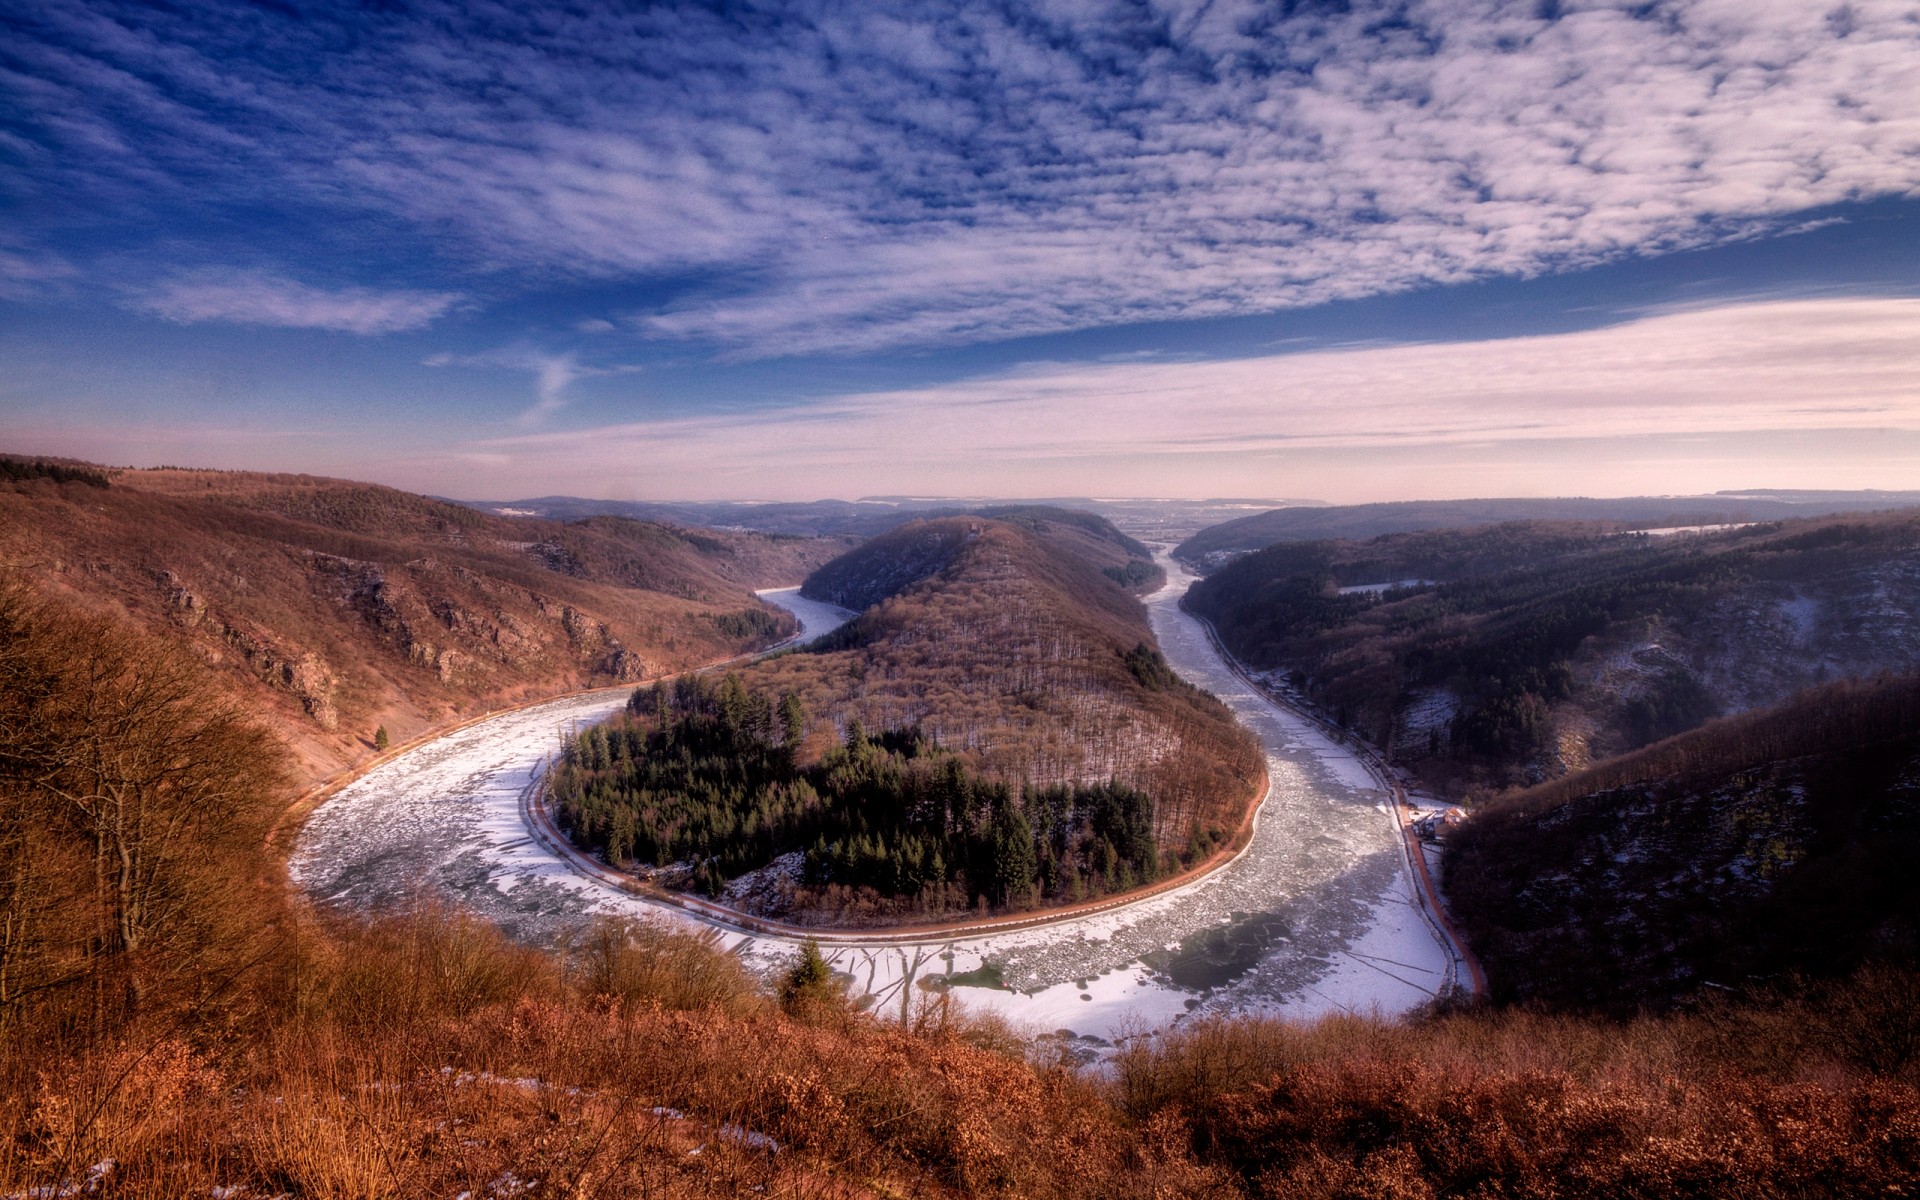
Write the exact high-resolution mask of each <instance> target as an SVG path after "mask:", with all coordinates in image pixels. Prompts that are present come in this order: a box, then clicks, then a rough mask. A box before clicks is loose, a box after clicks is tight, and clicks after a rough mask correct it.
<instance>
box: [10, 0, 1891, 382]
mask: <svg viewBox="0 0 1920 1200" xmlns="http://www.w3.org/2000/svg"><path fill="white" fill-rule="evenodd" d="M1548 14H1550V15H1548ZM1912 16H1913V14H1912V8H1911V4H1910V3H1908V2H1907V0H1853V2H1851V3H1848V4H1846V5H1843V6H1841V7H1839V8H1835V9H1831V10H1829V8H1828V7H1827V6H1825V5H1809V4H1805V3H1803V2H1801V0H1668V2H1660V0H1655V2H1653V3H1643V2H1641V0H1618V2H1611V0H1585V2H1572V0H1570V2H1568V3H1562V4H1557V5H1551V6H1536V5H1524V6H1523V5H1516V4H1512V3H1508V2H1506V0H1393V2H1391V3H1389V2H1388V0H1355V2H1354V3H1352V4H1342V5H1318V4H1292V3H1286V4H1276V3H1270V2H1269V0H1135V2H1131V3H1118V2H1116V3H1108V4H1092V5H983V4H963V3H959V2H958V0H952V2H933V0H909V2H906V3H903V4H900V5H894V6H887V7H886V9H885V10H884V11H882V10H880V9H875V8H873V7H872V6H845V5H831V4H827V3H825V2H824V0H801V2H797V3H793V4H785V5H778V6H768V7H764V8H757V9H749V10H728V11H726V12H708V11H704V10H700V9H697V8H695V7H694V6H660V7H656V8H652V9H648V10H644V11H632V12H611V11H605V10H598V9H591V8H589V9H587V10H577V11H573V12H567V13H560V12H547V11H540V12H533V11H528V12H525V13H521V12H515V11H509V10H504V9H494V10H490V13H489V16H488V17H487V19H486V20H485V21H484V22H481V21H477V20H473V19H469V18H467V17H466V16H464V15H463V14H462V12H461V10H460V8H459V7H458V6H453V5H451V4H439V5H436V4H434V3H432V2H431V0H428V2H427V3H423V4H422V5H420V6H418V7H417V9H415V10H414V11H413V12H412V13H411V14H410V15H393V14H388V15H383V16H379V17H373V16H347V15H332V16H329V15H326V14H322V13H314V14H310V15H309V16H308V18H307V19H305V20H301V21H294V20H290V19H283V18H282V17H279V16H277V15H275V14H274V13H273V12H271V11H268V10H266V9H261V8H247V7H239V6H225V5H208V6H194V7H193V8H192V9H191V10H182V11H181V12H180V13H168V12H165V11H164V10H155V9H150V8H136V7H131V6H129V7H126V8H121V7H119V6H117V5H115V4H113V3H111V2H109V0H103V2H102V3H100V4H97V5H88V6H84V7H83V8H79V9H74V10H71V11H69V10H67V9H63V8H49V9H48V10H47V11H46V12H44V13H41V14H39V15H38V16H37V17H36V18H35V19H34V20H33V21H31V22H28V23H26V24H25V25H24V26H23V29H22V31H21V36H19V37H18V38H16V39H12V40H11V48H10V49H6V50H0V56H4V62H5V64H7V65H10V66H11V67H12V69H11V70H10V71H8V70H0V89H4V91H0V94H3V95H4V96H5V97H6V99H5V101H4V102H5V103H6V104H7V106H8V108H9V109H10V111H13V112H15V113H18V114H20V116H21V121H20V124H19V128H20V129H21V130H23V131H24V133H23V134H21V135H20V136H21V137H22V138H24V139H25V140H23V141H22V142H21V145H22V146H23V147H25V148H24V149H19V150H17V151H16V152H15V153H14V154H13V157H12V159H10V161H12V162H14V163H15V164H16V166H17V172H16V185H15V186H16V188H17V189H20V190H24V191H26V192H27V193H29V194H34V195H38V196H41V197H43V198H45V197H54V196H59V197H83V198H85V199H87V200H88V201H89V202H92V203H95V204H97V205H99V206H100V207H101V209H102V210H103V211H106V212H110V213H113V214H117V215H118V219H119V220H120V221H122V222H123V223H126V224H128V225H130V226H131V225H132V224H134V223H136V222H137V219H138V218H139V217H140V216H142V215H144V214H146V213H148V212H150V211H152V210H153V209H154V208H155V207H156V206H157V207H159V208H162V209H165V208H166V206H168V205H178V206H183V211H193V212H200V211H203V210H204V209H205V208H206V207H207V206H208V205H210V204H213V205H226V206H243V207H245V208H247V209H248V210H249V211H252V210H264V211H267V212H270V213H273V214H276V215H279V216H282V217H284V218H285V219H286V220H289V221H292V220H295V219H297V218H300V219H303V218H305V217H307V216H309V215H310V214H312V213H315V212H319V213H325V214H327V215H328V219H327V220H324V221H307V222H306V223H305V224H304V225H303V226H302V228H303V229H310V230H312V231H313V236H314V237H318V238H332V237H336V236H337V238H338V239H339V245H340V252H341V253H343V254H358V253H363V252H365V250H366V247H368V246H387V245H391V244H394V243H391V242H390V241H389V239H394V238H400V237H402V234H403V232H404V231H411V233H410V235H408V236H411V237H414V238H417V239H419V242H418V244H417V250H418V252H417V253H409V254H408V255H407V257H408V258H410V259H417V260H419V261H421V262H427V261H440V260H444V259H445V258H447V257H449V256H452V257H455V258H457V259H459V260H460V261H462V262H464V263H465V264H466V267H467V268H468V269H469V270H480V271H485V272H490V273H492V275H491V277H492V278H493V279H494V280H496V281H509V282H510V281H513V280H517V281H519V283H520V285H521V286H525V287H529V288H533V287H542V286H547V285H549V284H550V283H551V282H552V281H554V280H565V279H571V280H580V281H598V280H627V281H630V280H643V281H657V280H666V279H670V280H673V281H674V283H675V288H676V292H677V298H676V299H675V300H674V301H673V302H671V303H670V304H666V305H664V306H656V307H653V308H648V309H644V310H641V311H635V312H632V313H630V314H627V318H626V319H627V321H628V323H629V325H630V327H632V328H637V329H639V330H641V331H643V332H645V333H647V334H649V335H651V336H655V337H660V338H668V339H675V340H682V341H691V342H695V343H707V344H712V345H717V346H720V347H725V348H729V349H730V350H732V351H733V352H734V353H737V354H741V355H746V356H761V355H777V354H791V353H812V352H866V351H875V350H884V349H887V348H891V347H897V346H905V345H924V344H940V343H955V342H977V341H985V340H993V339H1004V338H1012V337H1017V336H1023V335H1030V334H1036V333H1044V332H1050V331H1058V330H1067V329H1077V328H1087V327H1093V326H1100V325H1110V324H1115V323H1125V322H1133V321H1143V320H1162V319H1170V318H1192V317H1208V316H1227V315H1239V314H1248V313H1258V312H1268V311H1273V310H1276V309H1280V308H1285V307H1290V306H1301V305H1313V304H1319V303H1324V302H1326V301H1329V300H1334V299H1340V298H1350V297H1358V296H1365V295H1374V294H1381V293H1386V292H1394V291H1399V290H1404V289H1407V288H1414V287H1422V286H1429V285H1434V284H1447V283H1454V282H1460V281H1465V280H1473V279H1480V278H1486V277H1489V276H1500V275H1531V274H1539V273H1542V272H1552V271H1563V270H1569V269H1575V268H1579V267H1582V266H1586V265H1590V264H1593V263H1598V262H1603V261H1608V260H1611V259H1615V258H1618V257H1620V256H1623V255H1628V254H1650V253H1660V252H1666V251H1671V250H1676V249H1680V248H1684V247H1690V246H1698V245H1705V244H1712V243H1716V242H1720V241H1725V240H1730V239H1739V238H1749V237H1753V236H1760V235H1766V234H1770V233H1774V232H1778V231H1782V230H1788V229H1792V228H1795V227H1796V226H1803V225H1804V219H1803V218H1802V217H1800V216H1797V214H1804V213H1805V212H1806V211H1807V210H1809V209H1812V208H1817V207H1820V206H1824V205H1830V204H1836V203H1841V202H1846V201H1851V200H1858V199H1862V198H1868V197H1874V196H1887V195H1902V196H1910V195H1914V194H1916V193H1917V192H1920V23H1916V22H1915V21H1914V20H1913V19H1912ZM5 150H6V147H0V152H4V151H5ZM170 211H171V210H170ZM336 229H337V230H338V231H339V232H338V233H337V235H336V234H335V233H333V232H330V231H333V230H336ZM387 253H393V251H391V250H389V251H387ZM501 286H508V284H507V283H502V284H501Z"/></svg>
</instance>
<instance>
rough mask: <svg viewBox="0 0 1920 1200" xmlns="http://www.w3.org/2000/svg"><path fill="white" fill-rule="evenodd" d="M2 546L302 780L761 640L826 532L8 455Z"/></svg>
mask: <svg viewBox="0 0 1920 1200" xmlns="http://www.w3.org/2000/svg"><path fill="white" fill-rule="evenodd" d="M6 461H8V462H10V463H11V464H12V469H10V470H8V471H6V472H4V473H3V474H0V560H4V562H5V563H6V564H7V568H8V573H9V574H10V575H12V576H15V577H17V578H19V579H20V580H21V581H23V582H24V584H25V585H26V586H28V587H31V588H32V589H34V590H35V591H37V592H39V593H41V594H43V595H45V596H47V597H49V598H51V599H54V600H56V601H59V602H61V603H63V604H68V605H72V606H76V607H82V608H88V609H93V610H101V609H108V610H113V611H116V612H120V613H123V614H125V615H126V616H128V617H130V618H131V619H132V620H133V621H134V622H135V623H136V624H138V625H141V626H144V627H145V628H146V629H147V630H148V631H150V632H152V633H155V634H158V635H160V636H161V637H163V638H165V639H167V640H170V641H175V642H179V643H183V644H185V645H188V646H190V647H192V649H193V651H194V652H195V653H196V654H197V655H198V656H200V657H202V658H204V659H205V660H207V661H208V662H210V663H212V664H213V665H214V666H215V667H216V670H217V677H218V678H220V679H222V680H223V681H224V683H225V685H226V686H227V687H228V688H229V690H230V692H231V693H232V695H233V696H234V697H236V698H238V699H240V700H242V701H243V702H244V703H245V705H246V706H247V707H248V708H249V710H251V711H253V712H255V713H257V714H258V715H259V716H260V717H262V718H263V719H265V720H268V721H270V722H271V723H272V724H273V725H274V726H275V727H276V728H278V729H279V730H280V731H281V732H283V733H284V734H285V735H286V736H287V738H288V740H289V741H290V742H291V743H292V744H293V745H294V747H295V748H296V749H297V751H298V752H299V755H300V757H301V764H302V768H303V770H304V771H305V772H306V773H307V774H308V775H309V776H318V775H324V774H327V773H329V772H331V771H332V770H334V769H336V768H338V767H339V766H341V765H343V764H345V763H348V762H352V761H354V760H356V759H357V758H359V757H362V756H364V755H366V754H369V753H371V752H372V750H373V741H374V736H375V733H376V731H377V730H378V729H379V728H381V727H383V726H384V727H385V728H386V729H387V731H388V736H389V739H390V740H391V741H394V742H398V741H401V740H404V739H405V738H407V737H410V736H412V735H414V734H415V733H418V732H421V731H423V730H425V729H427V728H429V727H431V726H433V725H435V724H437V723H440V722H442V721H444V720H446V719H447V718H449V717H452V716H456V715H458V714H461V713H466V712H473V711H484V709H486V708H487V707H489V706H494V705H499V704H502V703H508V702H514V701H519V700H524V699H531V698H534V697H537V696H542V695H549V694H554V693H558V692H562V691H566V690H570V689H574V688H578V687H582V686H589V685H594V684H603V683H606V684H611V683H619V682H621V681H624V680H632V679H638V678H641V677H643V676H645V675H649V674H652V673H655V672H658V671H662V670H670V669H674V668H679V667H684V666H689V665H693V664H696V663H701V662H707V661H711V660H713V659H715V658H719V657H724V656H726V655H729V654H734V653H739V652H741V651H744V650H749V649H752V648H754V647H758V646H763V645H766V644H768V643H770V642H772V641H775V640H777V639H778V638H779V637H781V636H784V635H785V634H786V633H788V632H789V631H790V629H791V618H790V617H788V616H787V615H786V614H784V613H781V612H779V611H778V610H776V609H773V608H771V607H769V606H767V605H765V604H763V603H761V602H760V601H758V600H757V599H756V598H755V597H754V596H753V595H752V594H751V589H752V588H754V587H761V586H768V585H771V584H777V583H793V582H797V581H798V580H799V579H801V578H802V577H804V576H805V575H806V573H807V572H808V571H809V570H811V569H812V568H813V567H814V566H816V565H818V564H819V563H820V562H822V561H824V560H825V559H827V558H830V557H832V556H833V555H834V554H837V553H839V552H840V551H842V550H844V549H845V546H846V543H844V542H841V541H819V540H814V539H802V538H780V537H771V536H768V535H764V534H734V533H714V532H708V531H695V530H680V529H673V528H668V527H665V526H660V525H654V524H649V523H646V522H639V521H629V520H624V519H619V518H596V519H594V520H590V521H585V522H578V523H572V524H568V523H562V522H556V521H540V520H517V519H512V518H506V517H497V516H490V515H487V514H483V513H478V512H475V511H473V510H471V509H468V508H463V507H460V506H458V505H453V504H447V503H444V502H441V501H437V500H431V499H428V498H427V497H424V496H416V495H412V494H409V493H406V492H402V491H397V490H395V489H393V488H387V487H380V486H377V485H373V484H362V483H352V482H348V481H343V480H333V479H320V478H314V477H311V476H301V475H264V474H256V473H250V472H229V471H189V470H171V469H163V470H150V471H134V470H107V469H104V468H90V467H85V466H84V465H75V464H64V465H63V464H40V467H36V466H35V463H34V460H26V459H12V460H6Z"/></svg>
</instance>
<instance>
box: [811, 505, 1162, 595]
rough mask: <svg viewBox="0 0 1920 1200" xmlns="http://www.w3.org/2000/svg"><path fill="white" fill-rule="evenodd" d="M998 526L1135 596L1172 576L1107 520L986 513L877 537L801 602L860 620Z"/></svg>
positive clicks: (1033, 509)
mask: <svg viewBox="0 0 1920 1200" xmlns="http://www.w3.org/2000/svg"><path fill="white" fill-rule="evenodd" d="M987 521H995V522H999V523H1001V524H1005V525H1012V526H1016V527H1018V528H1020V529H1024V530H1026V531H1027V532H1028V533H1031V534H1033V535H1035V536H1036V537H1038V538H1039V539H1041V540H1042V541H1043V542H1045V543H1046V544H1047V545H1048V546H1049V547H1051V548H1052V549H1053V550H1055V551H1057V552H1060V553H1063V554H1066V555H1069V556H1071V557H1072V558H1075V559H1077V560H1079V561H1081V562H1083V563H1085V564H1087V565H1089V566H1092V567H1094V568H1095V569H1097V570H1099V571H1100V572H1101V573H1103V574H1105V575H1106V576H1107V577H1108V578H1109V579H1112V580H1113V581H1114V582H1116V583H1118V584H1120V585H1121V586H1122V587H1123V588H1125V589H1127V590H1129V591H1133V592H1136V593H1139V592H1142V591H1147V590H1151V589H1152V588H1156V587H1158V586H1159V585H1160V584H1161V583H1163V582H1164V581H1165V579H1166V575H1165V572H1163V571H1161V570H1160V568H1159V567H1158V566H1157V565H1155V564H1154V562H1153V554H1152V552H1151V551H1150V550H1148V549H1147V547H1145V546H1143V545H1141V544H1140V543H1139V542H1137V541H1135V540H1134V539H1132V538H1130V537H1128V536H1127V535H1126V534H1124V533H1121V532H1120V531H1119V530H1118V529H1115V528H1114V527H1113V525H1112V523H1111V522H1109V521H1107V520H1106V518H1104V517H1099V516H1095V515H1094V514H1092V513H1085V512H1075V511H1072V510H1070V509H1062V508H1050V507H1046V506H1040V505H1023V506H1018V507H1002V508H985V509H981V510H979V511H978V512H976V513H969V514H965V515H957V516H941V517H933V518H929V519H926V520H916V521H912V522H909V523H908V524H906V525H903V526H900V527H899V528H897V529H893V530H889V531H888V532H886V533H883V534H881V535H879V536H878V537H875V538H873V539H871V540H869V541H867V542H866V543H864V544H863V545H861V546H860V547H859V548H858V549H857V550H854V551H851V552H849V553H847V554H845V555H842V556H841V557H840V558H837V559H835V560H834V561H832V562H830V563H828V564H826V565H825V566H823V567H821V568H820V569H819V570H818V571H816V572H814V573H813V574H812V575H811V576H809V577H808V578H807V581H806V583H805V584H804V585H803V586H802V587H801V589H800V594H801V595H803V596H806V597H808V598H810V599H814V600H824V601H826V602H828V603H830V604H838V605H839V606H840V607H842V608H848V609H852V610H853V611H854V612H860V611H862V610H864V609H866V608H868V607H869V606H871V605H874V604H877V603H879V602H880V601H881V600H884V599H886V598H887V597H888V596H891V595H894V594H895V593H897V592H899V591H901V590H903V589H904V588H907V587H909V586H911V585H912V584H914V583H917V582H918V581H920V580H922V579H925V578H927V577H929V576H932V575H936V574H938V573H940V572H942V571H945V570H947V569H949V568H950V567H952V566H953V565H954V564H955V562H956V561H957V560H958V559H959V557H960V555H961V552H962V550H963V549H964V548H965V546H966V545H967V543H968V541H969V540H970V539H971V538H973V537H975V536H977V535H978V534H979V533H980V531H981V530H982V529H984V528H985V522H987Z"/></svg>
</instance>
